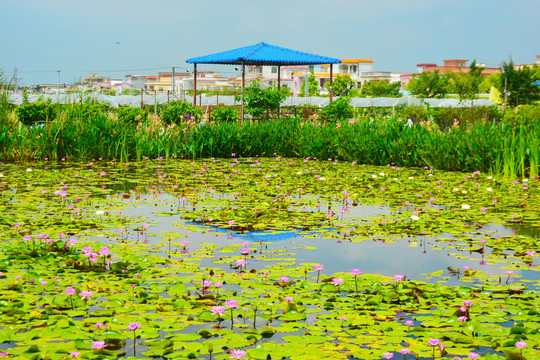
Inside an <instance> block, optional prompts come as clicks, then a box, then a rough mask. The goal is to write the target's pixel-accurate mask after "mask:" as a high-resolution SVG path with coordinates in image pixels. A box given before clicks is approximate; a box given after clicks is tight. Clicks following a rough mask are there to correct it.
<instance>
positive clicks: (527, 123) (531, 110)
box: [502, 104, 540, 128]
mask: <svg viewBox="0 0 540 360" xmlns="http://www.w3.org/2000/svg"><path fill="white" fill-rule="evenodd" d="M502 121H503V123H505V124H507V125H510V126H512V127H514V128H520V127H526V128H527V127H531V126H535V125H536V124H538V123H539V122H540V104H535V105H520V106H518V107H517V108H509V109H506V111H505V112H504V115H503V118H502Z"/></svg>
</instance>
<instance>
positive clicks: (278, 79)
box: [277, 65, 281, 118]
mask: <svg viewBox="0 0 540 360" xmlns="http://www.w3.org/2000/svg"><path fill="white" fill-rule="evenodd" d="M277 89H278V92H279V93H280V94H281V65H278V67H277ZM280 107H281V103H278V106H277V116H278V118H279V110H280Z"/></svg>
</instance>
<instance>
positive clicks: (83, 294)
mask: <svg viewBox="0 0 540 360" xmlns="http://www.w3.org/2000/svg"><path fill="white" fill-rule="evenodd" d="M79 295H81V298H82V299H83V300H84V299H88V300H90V299H91V298H92V296H94V293H93V292H91V291H88V290H82V291H81V292H80V293H79Z"/></svg>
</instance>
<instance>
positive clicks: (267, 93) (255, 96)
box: [244, 80, 288, 118]
mask: <svg viewBox="0 0 540 360" xmlns="http://www.w3.org/2000/svg"><path fill="white" fill-rule="evenodd" d="M287 92H288V90H285V89H282V91H280V90H278V88H277V87H276V86H269V87H267V88H265V89H261V82H260V80H256V81H254V82H252V83H251V85H250V86H249V87H247V88H246V90H245V95H244V101H245V104H246V112H247V113H249V114H251V115H252V116H253V117H255V118H261V117H262V116H263V115H264V112H265V111H266V110H272V111H276V110H277V109H278V107H279V104H281V103H282V102H283V100H285V98H286V97H287Z"/></svg>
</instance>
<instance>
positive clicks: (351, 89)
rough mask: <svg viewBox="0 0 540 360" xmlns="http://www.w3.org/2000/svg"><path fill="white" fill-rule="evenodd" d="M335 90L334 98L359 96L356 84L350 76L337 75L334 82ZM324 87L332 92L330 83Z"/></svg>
mask: <svg viewBox="0 0 540 360" xmlns="http://www.w3.org/2000/svg"><path fill="white" fill-rule="evenodd" d="M332 82H333V84H332V86H333V88H334V96H355V95H358V89H356V84H355V83H354V81H353V80H352V79H351V75H350V74H337V76H336V77H335V78H334V79H333V80H332ZM324 87H325V88H326V89H327V90H328V91H330V81H327V82H326V83H325V84H324Z"/></svg>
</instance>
